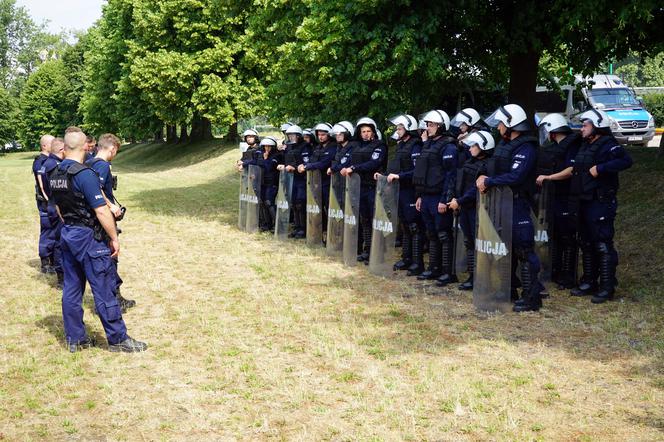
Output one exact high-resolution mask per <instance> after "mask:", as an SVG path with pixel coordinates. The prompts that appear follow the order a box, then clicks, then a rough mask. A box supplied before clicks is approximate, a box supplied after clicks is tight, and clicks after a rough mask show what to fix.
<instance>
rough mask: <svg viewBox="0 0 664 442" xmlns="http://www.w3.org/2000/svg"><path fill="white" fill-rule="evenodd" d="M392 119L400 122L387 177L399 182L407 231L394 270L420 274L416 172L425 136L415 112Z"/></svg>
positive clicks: (421, 233) (421, 228) (403, 228)
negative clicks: (421, 133) (422, 133)
mask: <svg viewBox="0 0 664 442" xmlns="http://www.w3.org/2000/svg"><path fill="white" fill-rule="evenodd" d="M388 121H389V122H390V123H391V124H392V125H394V126H396V130H395V131H394V134H392V139H393V140H396V141H397V151H396V153H395V155H394V158H393V159H392V160H391V161H389V162H388V164H387V181H388V182H389V183H391V182H393V181H398V182H399V224H400V227H401V232H402V235H403V236H402V240H401V245H402V249H401V259H400V260H399V261H397V262H396V263H395V264H394V270H408V271H409V272H410V273H412V274H416V275H417V274H420V273H422V271H424V262H423V259H422V254H423V245H424V244H423V242H424V224H423V223H422V217H421V216H420V213H419V212H418V211H417V209H415V201H416V198H415V187H414V186H413V172H414V170H415V164H416V163H417V159H418V157H419V156H420V151H421V150H422V139H421V138H420V136H419V133H418V131H417V120H416V119H415V117H413V116H412V115H408V114H403V115H397V116H396V117H394V118H390V119H389V120H388ZM377 175H378V173H377V174H376V178H377Z"/></svg>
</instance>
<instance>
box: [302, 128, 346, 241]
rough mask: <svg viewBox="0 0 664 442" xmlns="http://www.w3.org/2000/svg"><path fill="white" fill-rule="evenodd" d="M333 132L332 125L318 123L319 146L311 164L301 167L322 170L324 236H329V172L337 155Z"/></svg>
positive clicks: (316, 131) (311, 158)
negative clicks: (331, 133) (332, 136)
mask: <svg viewBox="0 0 664 442" xmlns="http://www.w3.org/2000/svg"><path fill="white" fill-rule="evenodd" d="M331 131H332V125H331V124H330V123H318V124H317V125H316V126H315V127H314V128H313V132H314V134H315V136H316V139H318V144H317V145H316V146H315V147H314V149H313V151H312V152H311V156H310V158H309V162H308V163H307V164H302V165H300V166H299V168H301V169H302V172H304V171H308V170H320V175H321V194H322V197H323V208H322V209H323V235H326V234H327V209H328V205H329V203H330V175H328V173H327V171H328V169H329V168H330V166H332V161H333V160H334V157H335V155H336V154H337V143H336V142H335V141H333V140H332V138H331V135H330V132H331Z"/></svg>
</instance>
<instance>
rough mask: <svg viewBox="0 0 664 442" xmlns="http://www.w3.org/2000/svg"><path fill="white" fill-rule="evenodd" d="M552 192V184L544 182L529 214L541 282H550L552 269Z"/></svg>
mask: <svg viewBox="0 0 664 442" xmlns="http://www.w3.org/2000/svg"><path fill="white" fill-rule="evenodd" d="M553 192H554V186H553V182H551V181H544V184H543V186H542V188H541V190H540V192H539V193H538V194H537V201H536V203H537V205H536V207H535V210H534V211H532V212H531V214H530V217H531V219H532V221H533V227H534V229H535V253H537V256H538V257H539V260H540V263H541V266H542V267H541V270H540V274H539V279H540V281H542V282H550V281H551V275H552V267H553V259H552V257H553V256H552V252H553V250H552V247H553V238H552V234H553V198H554V196H553Z"/></svg>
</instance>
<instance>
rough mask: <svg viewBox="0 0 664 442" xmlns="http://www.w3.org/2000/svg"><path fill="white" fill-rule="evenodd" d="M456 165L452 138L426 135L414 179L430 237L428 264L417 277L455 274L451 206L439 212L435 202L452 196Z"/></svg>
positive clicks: (456, 157) (455, 147) (440, 201)
mask: <svg viewBox="0 0 664 442" xmlns="http://www.w3.org/2000/svg"><path fill="white" fill-rule="evenodd" d="M457 166H458V151H457V145H456V141H455V140H454V138H452V137H449V136H438V137H435V138H433V139H431V138H430V139H428V140H427V141H425V142H424V144H423V146H422V152H421V153H420V157H419V159H418V161H417V164H416V165H415V171H414V174H413V183H414V184H415V193H416V196H417V197H418V198H421V199H422V201H421V203H420V212H421V213H422V219H423V221H424V225H425V227H426V232H427V236H428V237H429V267H428V269H427V270H426V271H425V272H424V273H422V275H420V276H419V277H418V278H420V279H433V278H437V277H438V276H441V275H442V276H443V277H445V280H447V279H448V278H452V279H454V278H453V277H452V275H454V269H453V268H452V263H453V258H454V257H453V256H452V255H453V252H454V247H453V232H452V230H453V225H454V218H453V214H452V211H451V210H448V211H447V212H445V213H443V214H441V213H439V212H438V204H439V203H443V204H447V202H448V201H450V200H451V199H452V197H453V196H454V190H455V186H456V184H455V183H456V174H457Z"/></svg>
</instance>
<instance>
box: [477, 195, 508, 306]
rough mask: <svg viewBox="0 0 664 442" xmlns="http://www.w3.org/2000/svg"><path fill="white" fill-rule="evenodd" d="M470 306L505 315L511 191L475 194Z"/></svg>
mask: <svg viewBox="0 0 664 442" xmlns="http://www.w3.org/2000/svg"><path fill="white" fill-rule="evenodd" d="M478 200H479V201H478V204H477V237H476V239H475V275H474V284H473V304H474V305H475V307H476V308H477V309H479V310H484V311H496V310H499V311H507V310H509V308H510V289H511V283H512V205H513V198H512V190H511V189H510V188H509V187H494V188H491V189H489V191H488V192H487V193H484V194H479V197H478Z"/></svg>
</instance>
